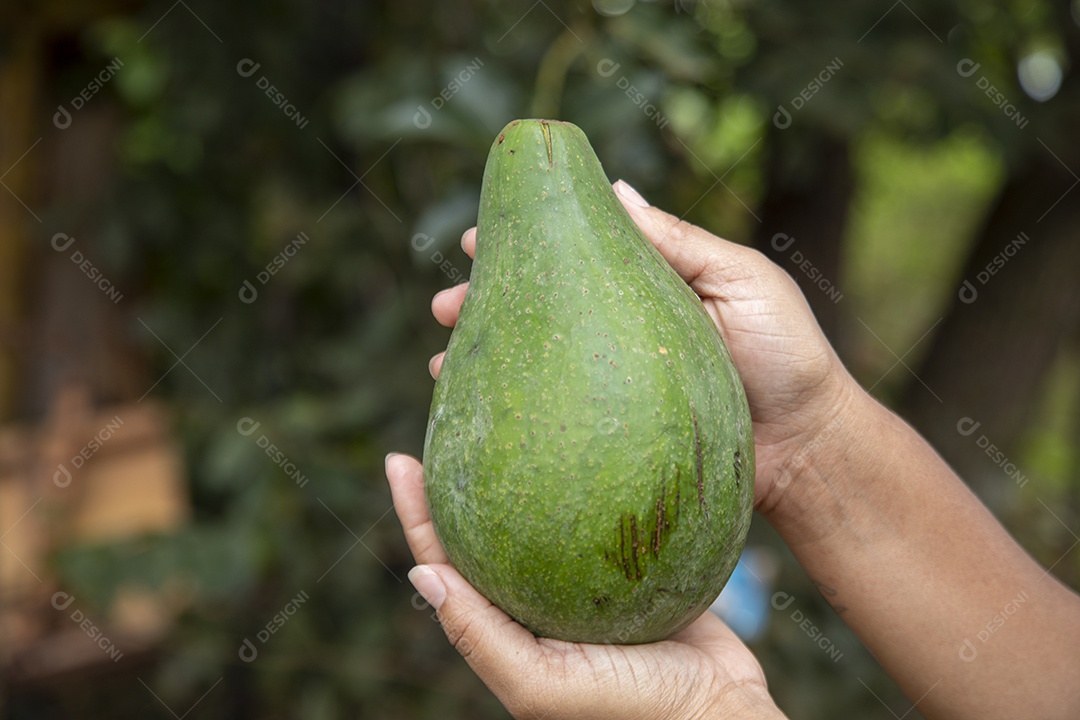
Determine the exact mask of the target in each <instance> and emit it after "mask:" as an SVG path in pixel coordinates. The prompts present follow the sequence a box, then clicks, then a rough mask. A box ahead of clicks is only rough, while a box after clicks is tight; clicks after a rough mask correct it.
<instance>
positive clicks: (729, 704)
mask: <svg viewBox="0 0 1080 720" xmlns="http://www.w3.org/2000/svg"><path fill="white" fill-rule="evenodd" d="M702 717H703V718H704V720H731V719H732V718H739V720H786V716H785V715H784V713H783V712H781V711H780V708H778V707H777V706H776V702H775V701H774V700H773V699H772V696H771V695H769V690H768V688H767V687H765V686H764V685H759V684H757V683H749V682H745V683H733V684H731V685H728V686H727V687H726V688H725V689H724V690H723V692H722V693H721V694H720V696H719V697H718V698H717V699H716V702H715V703H714V704H713V705H712V707H711V708H709V711H708V712H707V713H706V714H705V715H703V716H702Z"/></svg>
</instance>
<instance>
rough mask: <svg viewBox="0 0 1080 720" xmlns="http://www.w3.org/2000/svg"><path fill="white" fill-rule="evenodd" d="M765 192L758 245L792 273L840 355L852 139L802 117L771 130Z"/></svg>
mask: <svg viewBox="0 0 1080 720" xmlns="http://www.w3.org/2000/svg"><path fill="white" fill-rule="evenodd" d="M770 129H771V133H770V138H769V141H770V144H769V146H770V148H771V151H770V156H769V161H768V166H767V169H766V174H767V177H766V187H767V190H766V194H765V199H764V201H763V202H762V205H761V209H760V214H761V225H760V226H759V228H758V232H757V235H756V237H755V238H754V244H755V245H756V246H757V248H758V249H760V250H761V251H762V252H764V253H765V254H766V255H767V256H768V257H769V258H770V259H772V260H773V261H774V262H775V263H777V264H778V265H780V266H781V267H782V268H784V269H785V270H787V271H788V273H790V274H791V276H792V277H793V278H795V281H796V282H797V283H798V284H799V287H800V288H801V289H802V291H803V294H805V295H806V299H807V301H809V303H810V307H811V309H813V311H814V315H815V316H817V320H818V323H819V324H820V325H821V328H822V330H824V331H825V335H826V336H827V337H828V338H829V340H830V341H831V342H832V343H833V345H834V347H836V348H837V352H839V353H840V355H841V357H844V355H845V354H846V353H845V352H844V348H843V347H842V346H839V343H840V341H841V338H840V337H839V333H838V329H839V328H838V325H839V318H840V315H839V313H838V311H837V309H838V304H839V302H840V300H841V299H842V293H841V291H840V290H839V289H838V288H837V283H838V282H839V280H840V256H841V245H842V240H843V236H844V229H845V226H846V225H847V217H848V209H849V206H850V204H851V196H852V192H853V190H854V170H853V168H852V163H851V150H850V147H849V146H848V143H847V140H845V139H842V138H837V137H832V136H830V135H827V134H825V133H823V132H821V131H817V130H804V129H801V128H800V127H799V126H798V124H797V123H795V124H793V125H792V126H791V127H788V128H787V129H785V130H778V129H776V128H770Z"/></svg>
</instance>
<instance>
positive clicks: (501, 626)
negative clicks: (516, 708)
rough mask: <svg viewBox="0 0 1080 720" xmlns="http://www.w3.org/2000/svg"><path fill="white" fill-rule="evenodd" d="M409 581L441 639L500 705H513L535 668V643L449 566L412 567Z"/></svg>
mask: <svg viewBox="0 0 1080 720" xmlns="http://www.w3.org/2000/svg"><path fill="white" fill-rule="evenodd" d="M409 581H410V582H411V583H412V584H413V586H414V587H415V588H416V590H417V592H419V593H420V594H421V595H423V596H424V599H425V600H427V601H428V602H429V603H430V604H431V605H432V607H434V608H435V610H436V612H438V615H439V622H440V623H442V627H443V631H444V632H445V633H446V638H447V639H448V640H449V641H450V644H451V645H453V646H454V648H455V649H456V650H457V651H458V652H459V653H461V656H462V657H463V658H465V661H466V662H468V663H469V665H470V667H472V669H473V671H474V672H475V673H476V674H477V675H479V676H480V679H481V680H483V681H484V683H485V684H486V685H487V686H488V687H489V688H490V689H491V691H492V692H493V693H495V695H496V696H498V698H499V699H500V700H501V701H502V702H503V704H504V705H508V706H509V705H510V704H511V703H514V702H515V701H519V700H520V699H521V696H522V690H525V688H522V687H520V686H521V683H522V681H523V679H524V678H528V677H529V676H530V672H529V670H530V668H531V669H532V670H533V672H535V668H536V666H537V654H538V652H539V648H538V646H537V644H536V637H534V636H533V634H532V633H531V632H529V631H528V630H526V629H525V628H524V627H522V626H521V625H519V624H518V623H517V622H515V621H514V619H513V618H511V617H510V616H509V615H507V614H506V613H504V612H503V611H502V610H500V609H499V608H498V607H496V606H495V605H493V604H492V603H491V601H489V600H488V599H487V598H485V597H484V596H483V595H481V594H480V593H478V592H477V591H476V589H475V588H473V586H472V585H470V584H469V583H468V582H467V581H466V580H465V578H463V577H462V576H461V574H460V573H458V571H457V570H456V569H454V568H453V567H452V566H450V565H417V566H416V567H414V568H413V569H412V570H410V571H409Z"/></svg>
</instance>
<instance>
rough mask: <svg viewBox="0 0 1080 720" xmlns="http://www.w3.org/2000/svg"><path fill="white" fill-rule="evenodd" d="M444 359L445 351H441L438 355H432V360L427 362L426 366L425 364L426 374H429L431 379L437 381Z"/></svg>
mask: <svg viewBox="0 0 1080 720" xmlns="http://www.w3.org/2000/svg"><path fill="white" fill-rule="evenodd" d="M444 357H446V351H445V350H443V351H442V352H441V353H439V354H438V355H433V356H432V358H431V359H430V360H428V364H427V369H428V372H429V373H431V377H433V378H434V379H436V380H438V379H439V371H440V370H442V361H443V358H444Z"/></svg>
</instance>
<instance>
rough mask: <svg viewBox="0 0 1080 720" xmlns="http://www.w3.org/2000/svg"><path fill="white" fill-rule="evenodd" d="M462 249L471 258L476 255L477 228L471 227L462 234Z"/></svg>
mask: <svg viewBox="0 0 1080 720" xmlns="http://www.w3.org/2000/svg"><path fill="white" fill-rule="evenodd" d="M461 249H462V250H464V251H465V254H466V255H468V256H469V257H471V258H474V257H476V228H474V227H473V228H469V229H468V230H466V231H465V234H464V235H462V236H461Z"/></svg>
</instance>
